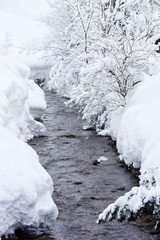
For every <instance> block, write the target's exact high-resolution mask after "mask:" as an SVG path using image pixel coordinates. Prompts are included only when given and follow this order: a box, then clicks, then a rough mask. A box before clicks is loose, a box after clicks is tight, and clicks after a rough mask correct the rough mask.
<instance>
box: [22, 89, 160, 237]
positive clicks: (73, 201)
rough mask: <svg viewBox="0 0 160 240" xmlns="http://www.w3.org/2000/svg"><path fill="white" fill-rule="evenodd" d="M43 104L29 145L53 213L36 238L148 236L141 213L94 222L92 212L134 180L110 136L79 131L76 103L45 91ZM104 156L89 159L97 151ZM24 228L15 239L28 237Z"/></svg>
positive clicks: (150, 224)
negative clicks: (39, 132) (45, 177)
mask: <svg viewBox="0 0 160 240" xmlns="http://www.w3.org/2000/svg"><path fill="white" fill-rule="evenodd" d="M46 100H47V104H48V107H47V110H46V112H45V114H44V115H43V124H44V125H45V126H46V128H47V130H48V135H47V136H46V137H38V138H34V139H33V140H32V141H31V142H30V145H31V146H32V147H33V148H34V149H35V150H36V152H37V153H38V155H39V157H40V162H41V164H42V165H43V167H44V168H45V169H46V170H47V171H48V173H49V174H50V176H51V177H52V178H53V181H54V188H55V189H54V193H53V199H54V201H55V203H56V205H57V206H58V209H59V216H58V219H57V221H56V223H55V224H54V225H53V230H52V232H51V233H50V234H47V233H46V234H41V235H40V236H39V237H35V239H37V240H42V239H45V240H51V239H54V240H114V239H116V240H140V239H141V240H151V239H160V238H159V237H158V235H151V234H150V230H151V229H153V226H154V222H153V221H152V220H150V217H147V216H146V217H145V218H143V219H141V220H139V221H137V222H136V223H128V222H123V223H119V222H117V221H113V222H106V223H105V224H100V225H99V224H96V219H97V217H98V214H99V213H100V212H101V211H102V210H103V209H104V208H106V207H107V205H108V204H110V203H112V202H113V201H115V200H116V199H117V198H118V197H119V196H121V195H123V194H124V193H125V192H127V191H128V190H130V189H131V187H133V186H135V185H137V184H138V181H137V179H136V178H134V177H133V176H132V175H131V174H130V173H129V172H128V171H127V170H125V169H124V168H123V167H122V165H121V164H120V163H118V161H117V154H116V152H115V151H114V150H113V148H112V147H111V146H110V145H109V142H110V139H109V138H107V137H99V136H97V135H96V133H95V132H94V131H83V130H82V126H83V123H82V121H81V120H80V119H78V117H77V116H78V114H77V110H76V109H67V108H66V107H65V105H64V104H63V103H64V101H65V99H64V98H61V97H59V96H57V95H56V94H55V93H52V92H46ZM101 156H104V157H107V158H108V161H105V162H101V163H100V164H98V165H94V164H93V162H94V161H95V160H96V159H97V158H99V157H101ZM33 238H34V237H33V235H32V234H31V233H28V235H26V236H21V238H20V239H26V240H27V239H33Z"/></svg>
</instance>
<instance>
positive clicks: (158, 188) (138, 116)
mask: <svg viewBox="0 0 160 240" xmlns="http://www.w3.org/2000/svg"><path fill="white" fill-rule="evenodd" d="M159 92H160V73H157V74H156V75H153V76H149V75H147V74H144V81H143V82H142V83H141V84H139V86H138V87H137V89H136V90H135V93H134V95H133V97H132V98H131V99H130V101H129V102H128V105H127V106H126V110H125V112H124V114H122V115H121V117H122V118H121V121H120V125H119V129H116V130H115V129H114V125H113V124H112V123H111V126H110V130H109V132H110V133H111V134H112V133H114V137H115V136H116V138H117V149H118V152H119V153H120V159H123V160H124V161H125V163H126V164H127V165H128V166H133V167H134V168H140V186H139V187H134V188H132V189H131V191H130V192H128V193H126V194H125V195H124V196H122V197H120V198H119V199H118V200H117V201H116V202H115V203H113V204H111V205H109V206H108V207H107V208H106V209H105V210H104V212H103V213H102V214H100V216H99V219H98V221H104V220H106V218H108V219H109V220H111V219H113V218H118V219H119V220H122V219H125V218H126V219H129V220H130V219H131V220H132V219H134V218H136V217H138V216H140V215H141V214H142V213H143V212H145V211H146V210H149V209H150V211H151V212H152V213H153V214H154V215H155V218H156V219H159V218H160V212H159V209H160V208H159V207H160V206H159V202H160V138H159V136H160V107H159V106H160V94H159ZM151 206H152V207H153V208H151ZM148 207H149V208H148Z"/></svg>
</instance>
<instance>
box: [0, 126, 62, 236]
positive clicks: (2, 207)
mask: <svg viewBox="0 0 160 240" xmlns="http://www.w3.org/2000/svg"><path fill="white" fill-rule="evenodd" d="M0 151H1V158H0V166H1V167H0V183H1V185H0V192H1V194H0V215H1V218H0V236H2V235H3V234H5V235H8V234H10V233H14V230H16V229H17V228H19V227H22V226H23V227H27V226H34V227H39V225H40V224H43V226H51V224H53V221H54V220H55V219H56V217H57V213H58V212H57V207H56V206H55V204H54V202H53V200H52V197H51V196H52V192H53V183H52V180H51V178H50V177H49V175H48V173H47V172H46V171H45V170H44V169H43V167H42V166H41V165H40V163H39V160H38V156H37V154H36V152H35V151H34V150H33V149H32V148H31V147H30V146H28V145H27V144H26V143H24V142H22V141H21V140H19V139H17V138H16V137H15V136H13V135H12V134H11V133H10V132H9V131H8V130H6V129H4V128H3V127H0Z"/></svg>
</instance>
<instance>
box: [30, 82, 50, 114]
mask: <svg viewBox="0 0 160 240" xmlns="http://www.w3.org/2000/svg"><path fill="white" fill-rule="evenodd" d="M27 84H28V103H29V106H30V113H31V115H32V116H33V118H34V119H41V116H42V114H43V112H44V110H45V109H46V107H47V105H46V101H45V96H44V92H43V90H42V89H41V88H40V87H38V85H37V84H36V83H35V82H34V81H33V80H29V81H28V82H27Z"/></svg>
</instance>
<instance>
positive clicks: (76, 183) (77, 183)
mask: <svg viewBox="0 0 160 240" xmlns="http://www.w3.org/2000/svg"><path fill="white" fill-rule="evenodd" d="M73 184H75V185H80V184H82V182H74V183H73Z"/></svg>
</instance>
